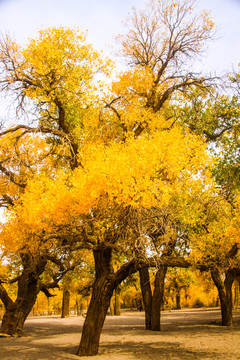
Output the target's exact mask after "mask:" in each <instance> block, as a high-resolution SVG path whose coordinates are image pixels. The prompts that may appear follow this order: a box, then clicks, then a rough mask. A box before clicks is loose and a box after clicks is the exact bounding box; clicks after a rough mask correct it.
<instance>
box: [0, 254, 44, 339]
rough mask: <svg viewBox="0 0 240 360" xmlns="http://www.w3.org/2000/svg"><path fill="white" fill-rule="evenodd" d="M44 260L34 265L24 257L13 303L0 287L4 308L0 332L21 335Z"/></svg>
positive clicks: (35, 296)
mask: <svg viewBox="0 0 240 360" xmlns="http://www.w3.org/2000/svg"><path fill="white" fill-rule="evenodd" d="M46 262H47V261H46V260H45V259H39V261H38V262H37V263H35V261H34V259H32V258H31V256H28V255H26V254H25V255H24V259H23V264H24V268H23V271H22V274H21V276H20V277H19V279H18V293H17V298H16V300H15V301H12V300H11V298H10V297H9V296H8V295H7V292H6V291H5V289H4V288H3V286H2V285H1V289H0V297H1V299H2V301H3V303H4V306H5V313H4V315H3V319H2V326H1V329H0V332H1V333H3V334H8V335H17V336H19V335H21V333H22V328H23V325H24V322H25V320H26V318H27V316H28V315H29V313H30V311H31V310H32V307H33V305H34V304H35V301H36V299H37V295H38V293H39V286H38V280H39V277H40V275H41V274H42V272H43V271H44V269H45V266H46Z"/></svg>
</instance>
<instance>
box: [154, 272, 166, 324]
mask: <svg viewBox="0 0 240 360" xmlns="http://www.w3.org/2000/svg"><path fill="white" fill-rule="evenodd" d="M166 272H167V267H164V266H163V267H160V268H159V269H158V271H157V273H156V276H155V284H154V291H153V298H152V313H151V330H153V331H160V330H161V308H162V306H163V296H164V280H165V276H166Z"/></svg>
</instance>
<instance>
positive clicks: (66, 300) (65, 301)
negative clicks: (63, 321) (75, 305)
mask: <svg viewBox="0 0 240 360" xmlns="http://www.w3.org/2000/svg"><path fill="white" fill-rule="evenodd" d="M69 314H70V291H69V290H68V289H66V288H65V289H63V297H62V315H61V318H65V317H67V316H69Z"/></svg>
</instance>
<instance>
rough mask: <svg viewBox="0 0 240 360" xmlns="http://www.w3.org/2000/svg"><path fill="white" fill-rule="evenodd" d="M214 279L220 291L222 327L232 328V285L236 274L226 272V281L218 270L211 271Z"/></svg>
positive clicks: (229, 271)
mask: <svg viewBox="0 0 240 360" xmlns="http://www.w3.org/2000/svg"><path fill="white" fill-rule="evenodd" d="M211 275H212V279H213V281H214V284H215V285H216V287H217V289H218V294H219V299H220V304H221V315H222V326H232V309H233V303H232V284H233V281H234V274H233V273H232V271H231V269H230V270H227V271H226V272H225V280H223V279H222V277H221V273H220V271H219V269H218V268H214V269H212V270H211Z"/></svg>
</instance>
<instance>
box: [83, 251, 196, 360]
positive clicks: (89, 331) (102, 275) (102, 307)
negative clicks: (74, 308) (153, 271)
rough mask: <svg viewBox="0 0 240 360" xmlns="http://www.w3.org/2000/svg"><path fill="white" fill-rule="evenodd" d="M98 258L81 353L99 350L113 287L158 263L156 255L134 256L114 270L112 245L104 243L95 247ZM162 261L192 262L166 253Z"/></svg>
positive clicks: (89, 353)
mask: <svg viewBox="0 0 240 360" xmlns="http://www.w3.org/2000/svg"><path fill="white" fill-rule="evenodd" d="M93 254H94V260H95V282H94V285H93V290H92V297H91V301H90V304H89V307H88V312H87V316H86V319H85V322H84V325H83V331H82V337H81V341H80V345H79V348H78V351H77V355H79V356H94V355H97V353H98V348H99V339H100V335H101V331H102V327H103V324H104V320H105V317H106V314H107V310H108V307H109V306H110V300H111V297H112V294H113V291H114V289H116V288H117V286H118V285H120V284H121V282H122V281H123V280H125V279H126V278H127V277H128V276H129V275H131V274H133V273H135V272H137V271H139V270H140V269H142V268H143V267H148V266H156V261H155V259H147V260H139V259H135V258H134V259H132V260H131V261H129V262H128V263H124V264H123V265H122V266H121V268H120V269H119V270H118V271H117V272H115V273H114V271H113V267H112V248H108V247H105V246H104V245H103V244H102V245H99V247H98V248H95V249H94V250H93ZM161 260H162V264H163V265H165V264H166V265H170V266H180V267H188V266H189V263H188V262H187V261H185V260H184V259H180V258H174V257H173V258H169V257H164V258H162V259H161Z"/></svg>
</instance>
